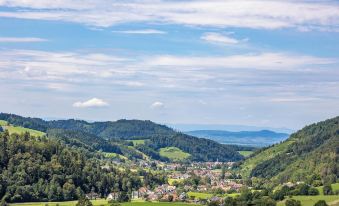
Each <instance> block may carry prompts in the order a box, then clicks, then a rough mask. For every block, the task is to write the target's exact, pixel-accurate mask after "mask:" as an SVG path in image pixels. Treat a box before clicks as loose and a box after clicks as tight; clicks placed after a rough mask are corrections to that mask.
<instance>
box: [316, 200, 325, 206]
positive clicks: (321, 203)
mask: <svg viewBox="0 0 339 206" xmlns="http://www.w3.org/2000/svg"><path fill="white" fill-rule="evenodd" d="M314 206H328V204H327V203H326V202H325V200H319V201H318V202H316V203H315V204H314Z"/></svg>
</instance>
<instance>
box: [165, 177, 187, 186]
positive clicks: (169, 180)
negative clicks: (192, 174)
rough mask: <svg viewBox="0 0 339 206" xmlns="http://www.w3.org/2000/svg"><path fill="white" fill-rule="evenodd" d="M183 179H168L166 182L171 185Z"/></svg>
mask: <svg viewBox="0 0 339 206" xmlns="http://www.w3.org/2000/svg"><path fill="white" fill-rule="evenodd" d="M182 181H184V180H183V179H171V178H169V179H168V184H170V185H173V183H174V182H182Z"/></svg>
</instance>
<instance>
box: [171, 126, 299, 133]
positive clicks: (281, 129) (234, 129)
mask: <svg viewBox="0 0 339 206" xmlns="http://www.w3.org/2000/svg"><path fill="white" fill-rule="evenodd" d="M166 125H168V126H169V127H171V128H174V129H176V130H179V131H182V132H188V131H195V130H222V131H230V132H240V131H260V130H270V131H274V132H278V133H287V134H291V133H293V132H295V130H292V129H289V128H285V127H260V126H249V125H228V124H166Z"/></svg>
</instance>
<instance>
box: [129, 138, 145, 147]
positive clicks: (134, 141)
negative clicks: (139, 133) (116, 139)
mask: <svg viewBox="0 0 339 206" xmlns="http://www.w3.org/2000/svg"><path fill="white" fill-rule="evenodd" d="M127 141H129V142H132V143H133V146H137V145H142V144H145V140H144V139H135V140H127Z"/></svg>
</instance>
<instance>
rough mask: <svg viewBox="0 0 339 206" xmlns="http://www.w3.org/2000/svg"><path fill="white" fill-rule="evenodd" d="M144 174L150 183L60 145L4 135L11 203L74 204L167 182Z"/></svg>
mask: <svg viewBox="0 0 339 206" xmlns="http://www.w3.org/2000/svg"><path fill="white" fill-rule="evenodd" d="M103 166H104V167H103ZM143 175H144V177H143V178H144V179H145V180H148V181H141V179H140V176H139V174H138V173H136V172H131V171H129V170H124V171H121V170H119V169H117V168H116V167H115V166H113V165H109V164H108V163H107V162H105V163H104V162H102V160H101V157H100V156H99V155H98V154H96V153H92V152H90V151H88V150H86V149H84V148H78V147H70V146H67V145H65V144H63V143H62V142H61V141H59V140H55V139H48V138H46V137H38V138H37V137H34V138H33V137H31V136H30V134H29V133H25V134H22V135H18V134H12V135H9V134H8V132H7V131H5V132H2V133H0V199H3V200H5V201H6V202H22V201H26V202H27V201H64V200H75V199H78V198H79V197H80V196H82V195H83V194H86V193H89V192H96V193H98V194H100V195H102V196H104V195H107V194H108V193H110V192H113V191H122V192H131V191H132V190H133V189H137V188H139V187H141V186H143V184H146V185H145V186H153V185H152V184H155V183H159V184H161V183H164V182H165V181H166V179H165V177H163V176H161V175H158V174H151V173H144V174H143Z"/></svg>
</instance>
